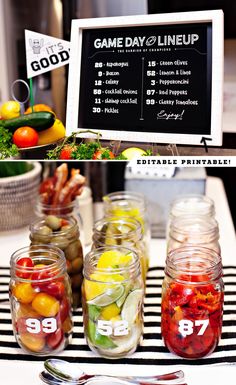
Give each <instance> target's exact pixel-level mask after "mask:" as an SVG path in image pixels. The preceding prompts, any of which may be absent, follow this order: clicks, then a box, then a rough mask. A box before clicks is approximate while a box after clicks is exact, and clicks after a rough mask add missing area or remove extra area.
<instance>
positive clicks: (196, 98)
mask: <svg viewBox="0 0 236 385" xmlns="http://www.w3.org/2000/svg"><path fill="white" fill-rule="evenodd" d="M207 28H208V24H207V23H206V25H204V26H199V25H198V24H188V25H174V26H172V27H169V26H161V27H160V26H147V27H142V26H141V27H138V29H137V28H136V27H128V28H122V29H115V28H106V29H99V31H98V30H85V31H84V32H83V50H82V67H81V68H82V73H83V76H82V77H81V88H80V95H81V97H80V100H81V102H80V104H81V105H80V110H79V119H78V121H79V124H78V126H79V127H83V128H94V129H96V128H98V127H102V128H103V129H104V130H105V129H109V130H117V129H120V128H121V126H122V129H124V130H127V131H140V130H142V129H143V130H145V131H147V132H154V131H155V132H164V133H182V134H183V133H185V134H196V133H197V134H199V135H202V134H209V126H210V124H209V122H210V111H209V108H208V106H207V97H208V96H209V95H208V90H207V87H210V83H209V82H207V81H206V69H207V68H208V66H210V65H211V62H210V61H209V60H208V61H207V50H208V48H209V47H207V33H208V32H207V31H208V30H207ZM197 118H198V119H197ZM190 122H191V124H190ZM196 124H198V127H197V126H196ZM195 126H196V129H195ZM199 126H200V128H199ZM197 129H198V132H196V131H197Z"/></svg>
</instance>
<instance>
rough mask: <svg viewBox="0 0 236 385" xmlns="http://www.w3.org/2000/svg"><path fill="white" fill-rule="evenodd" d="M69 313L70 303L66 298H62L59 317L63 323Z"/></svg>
mask: <svg viewBox="0 0 236 385" xmlns="http://www.w3.org/2000/svg"><path fill="white" fill-rule="evenodd" d="M69 313H70V303H69V301H68V299H67V298H65V297H64V298H63V299H62V301H61V304H60V310H59V319H60V322H61V323H63V322H64V321H65V320H66V318H67V317H68V315H69Z"/></svg>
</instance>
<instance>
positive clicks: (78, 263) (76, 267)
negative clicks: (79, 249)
mask: <svg viewBox="0 0 236 385" xmlns="http://www.w3.org/2000/svg"><path fill="white" fill-rule="evenodd" d="M82 268H83V259H82V258H76V259H74V260H73V261H72V262H71V273H72V274H73V273H80V272H81V271H82Z"/></svg>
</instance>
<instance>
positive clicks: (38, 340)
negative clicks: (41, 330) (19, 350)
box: [20, 333, 45, 352]
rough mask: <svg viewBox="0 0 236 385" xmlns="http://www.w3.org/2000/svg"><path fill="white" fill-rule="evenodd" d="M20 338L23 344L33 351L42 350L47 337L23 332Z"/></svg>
mask: <svg viewBox="0 0 236 385" xmlns="http://www.w3.org/2000/svg"><path fill="white" fill-rule="evenodd" d="M20 339H21V343H22V345H24V346H25V347H26V348H27V349H29V350H30V351H32V352H40V351H41V350H42V349H43V348H44V345H45V338H43V337H38V336H36V335H35V334H31V333H24V334H21V336H20Z"/></svg>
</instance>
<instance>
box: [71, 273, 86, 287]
mask: <svg viewBox="0 0 236 385" xmlns="http://www.w3.org/2000/svg"><path fill="white" fill-rule="evenodd" d="M82 281H83V276H82V274H76V275H73V276H72V277H71V285H72V288H73V289H78V288H79V287H81V284H82Z"/></svg>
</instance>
